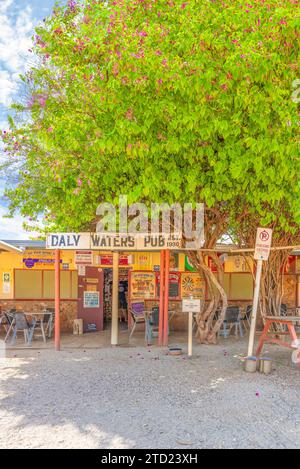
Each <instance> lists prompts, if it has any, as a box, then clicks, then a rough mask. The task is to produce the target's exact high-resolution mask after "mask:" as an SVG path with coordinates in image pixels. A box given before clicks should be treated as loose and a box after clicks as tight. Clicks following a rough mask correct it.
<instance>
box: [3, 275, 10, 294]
mask: <svg viewBox="0 0 300 469" xmlns="http://www.w3.org/2000/svg"><path fill="white" fill-rule="evenodd" d="M2 283H3V293H5V294H8V293H10V273H8V272H4V273H3V277H2Z"/></svg>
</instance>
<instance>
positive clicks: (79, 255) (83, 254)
mask: <svg viewBox="0 0 300 469" xmlns="http://www.w3.org/2000/svg"><path fill="white" fill-rule="evenodd" d="M75 264H76V265H93V252H92V251H76V254H75Z"/></svg>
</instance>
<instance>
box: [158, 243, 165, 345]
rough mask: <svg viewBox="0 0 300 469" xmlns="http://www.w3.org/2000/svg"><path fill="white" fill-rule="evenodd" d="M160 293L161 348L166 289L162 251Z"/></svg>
mask: <svg viewBox="0 0 300 469" xmlns="http://www.w3.org/2000/svg"><path fill="white" fill-rule="evenodd" d="M159 275H160V292H159V325H158V345H159V346H160V347H161V346H162V345H163V342H164V339H163V337H164V289H165V288H164V287H165V252H164V251H160V273H159Z"/></svg>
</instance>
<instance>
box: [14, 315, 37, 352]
mask: <svg viewBox="0 0 300 469" xmlns="http://www.w3.org/2000/svg"><path fill="white" fill-rule="evenodd" d="M35 324H36V319H35V318H33V319H32V321H31V322H29V321H28V320H27V318H26V315H25V314H24V313H21V312H18V313H15V315H14V321H13V335H12V340H11V344H12V345H14V344H15V342H16V338H17V334H18V332H19V331H22V332H23V333H24V338H25V342H26V343H27V344H28V345H31V342H32V338H33V333H34V328H35Z"/></svg>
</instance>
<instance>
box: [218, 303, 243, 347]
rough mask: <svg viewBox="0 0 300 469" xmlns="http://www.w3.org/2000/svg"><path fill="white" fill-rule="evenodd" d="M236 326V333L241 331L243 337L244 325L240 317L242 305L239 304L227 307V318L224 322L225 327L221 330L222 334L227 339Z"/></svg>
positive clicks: (220, 333)
mask: <svg viewBox="0 0 300 469" xmlns="http://www.w3.org/2000/svg"><path fill="white" fill-rule="evenodd" d="M233 327H234V328H235V335H236V336H237V335H238V332H239V333H240V336H241V337H244V333H243V327H242V322H241V317H240V307H239V306H229V307H228V308H227V309H226V314H225V319H224V322H223V327H222V329H221V330H220V332H219V335H220V336H223V337H224V338H225V339H227V338H228V337H229V335H230V332H231V329H232V328H233Z"/></svg>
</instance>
